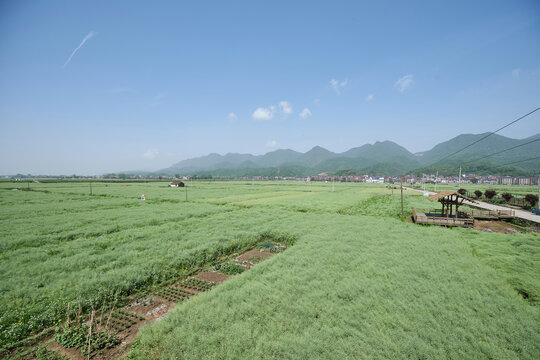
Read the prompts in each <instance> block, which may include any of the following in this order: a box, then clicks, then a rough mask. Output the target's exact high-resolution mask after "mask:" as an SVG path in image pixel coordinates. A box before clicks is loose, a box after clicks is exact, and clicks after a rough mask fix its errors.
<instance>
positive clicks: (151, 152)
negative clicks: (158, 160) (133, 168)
mask: <svg viewBox="0 0 540 360" xmlns="http://www.w3.org/2000/svg"><path fill="white" fill-rule="evenodd" d="M158 154H159V150H158V149H153V148H150V149H148V150H146V152H145V153H144V154H143V158H145V159H148V160H152V159H154V158H155V157H156V156H157V155H158Z"/></svg>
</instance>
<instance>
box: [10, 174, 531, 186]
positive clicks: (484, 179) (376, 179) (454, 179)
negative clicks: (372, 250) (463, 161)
mask: <svg viewBox="0 0 540 360" xmlns="http://www.w3.org/2000/svg"><path fill="white" fill-rule="evenodd" d="M4 178H5V179H11V180H15V181H29V180H34V181H35V180H36V179H44V178H50V179H60V180H75V179H77V180H85V179H86V180H127V181H129V180H132V181H133V180H139V181H141V180H152V181H159V180H171V181H174V180H184V181H185V180H197V179H205V180H210V179H213V180H293V181H338V182H362V183H380V184H384V183H400V182H403V183H407V184H424V183H432V184H435V183H437V184H458V183H460V184H486V185H538V177H536V176H502V175H483V176H480V175H478V176H477V175H475V174H463V175H462V176H461V179H459V176H442V175H437V174H423V175H422V176H413V175H406V176H402V177H400V176H371V175H343V176H337V175H332V174H328V173H321V174H318V175H317V176H244V177H234V178H232V177H205V178H201V177H197V176H193V177H192V176H181V175H170V176H164V175H132V174H129V175H128V174H107V175H94V176H79V175H71V176H50V175H21V174H17V175H16V176H4Z"/></svg>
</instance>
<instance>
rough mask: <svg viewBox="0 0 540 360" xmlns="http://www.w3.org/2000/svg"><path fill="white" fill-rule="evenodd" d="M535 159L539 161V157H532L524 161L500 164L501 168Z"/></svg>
mask: <svg viewBox="0 0 540 360" xmlns="http://www.w3.org/2000/svg"><path fill="white" fill-rule="evenodd" d="M536 159H540V156H537V157H533V158H529V159H525V160H519V161H513V162H510V163H507V164H502V165H501V166H506V165H512V164H518V163H522V162H525V161H530V160H536Z"/></svg>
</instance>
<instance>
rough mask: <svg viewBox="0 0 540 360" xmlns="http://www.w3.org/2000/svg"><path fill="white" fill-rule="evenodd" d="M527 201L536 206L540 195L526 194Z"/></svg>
mask: <svg viewBox="0 0 540 360" xmlns="http://www.w3.org/2000/svg"><path fill="white" fill-rule="evenodd" d="M525 201H526V202H528V203H529V204H531V206H534V205H535V204H536V203H537V202H538V195H534V194H527V195H525Z"/></svg>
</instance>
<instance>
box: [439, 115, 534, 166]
mask: <svg viewBox="0 0 540 360" xmlns="http://www.w3.org/2000/svg"><path fill="white" fill-rule="evenodd" d="M538 110H540V107H537V108H536V109H534V110H533V111H531V112H529V113H527V114H525V115H523V116H521V117H519V118H517V119H515V120H513V121H511V122H509V123H508V124H506V125H504V126H503V127H501V128H499V129H497V130H495V131H493V132H490V133H488V134H487V135H486V136H483V137H481V138H480V139H478V140H476V141H473V142H472V143H470V144H469V145H467V146H464V147H462V148H461V149H459V150H458V151H455V152H453V153H451V154H450V155H446V156H445V157H443V158H442V159H439V160H437V161H436V162H435V163H433V164H431V165H434V164H436V163H438V162H441V161H443V160H446V159H448V158H449V157H451V156H454V155H456V154H458V153H460V152H462V151H463V150H465V149H468V148H470V147H471V146H473V145H474V144H477V143H479V142H480V141H482V140H484V139H486V138H488V137H490V136H491V135H494V134H496V133H498V132H499V131H501V130H502V129H505V128H507V127H509V126H510V125H512V124H515V123H517V122H518V121H519V120H521V119H524V118H526V117H527V116H529V115H531V114H533V113H535V112H537V111H538ZM431 165H430V166H431Z"/></svg>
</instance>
